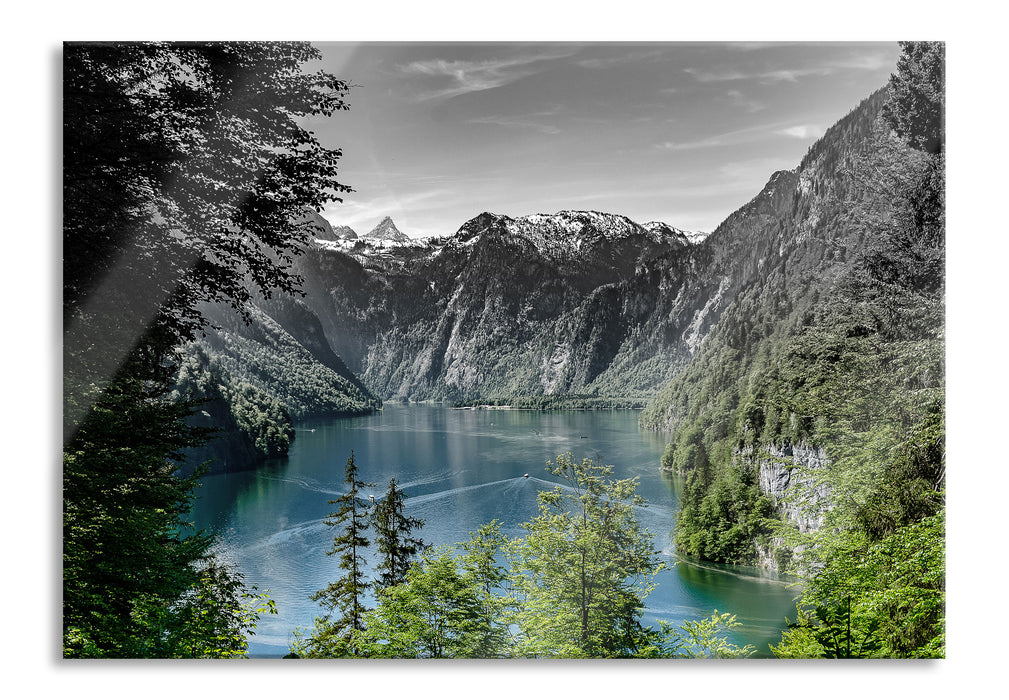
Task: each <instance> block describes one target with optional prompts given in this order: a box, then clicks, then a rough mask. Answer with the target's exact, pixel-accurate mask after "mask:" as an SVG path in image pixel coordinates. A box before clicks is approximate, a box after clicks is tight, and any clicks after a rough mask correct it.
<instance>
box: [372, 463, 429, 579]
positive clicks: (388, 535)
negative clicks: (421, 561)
mask: <svg viewBox="0 0 1009 700" xmlns="http://www.w3.org/2000/svg"><path fill="white" fill-rule="evenodd" d="M405 498H406V495H405V494H404V493H403V491H402V490H401V489H400V488H399V484H398V482H397V481H396V478H395V477H393V478H392V479H389V488H388V489H387V490H386V492H385V496H384V497H383V498H382V500H380V501H378V503H376V504H375V508H374V509H373V510H372V526H373V527H374V529H375V541H376V542H377V544H378V556H379V561H378V565H377V566H376V567H375V568H376V569H377V570H378V571H380V572H381V574H380V575H379V578H378V581H377V582H376V585H377V587H378V588H388V587H389V586H394V585H396V584H397V583H400V582H402V581H403V580H404V579H405V578H406V573H407V571H408V570H409V569H410V562H411V561H412V560H413V559H414V557H416V556H417V554H418V553H420V552H422V551H424V542H423V540H421V539H420V538H418V537H414V536H412V533H413V531H414V530H415V529H419V528H421V527H423V526H424V521H423V520H421V519H420V518H411V517H410V516H408V515H406V513H404V512H403V501H404V499H405Z"/></svg>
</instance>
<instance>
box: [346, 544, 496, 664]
mask: <svg viewBox="0 0 1009 700" xmlns="http://www.w3.org/2000/svg"><path fill="white" fill-rule="evenodd" d="M486 597H487V593H486V592H485V591H484V589H483V588H482V586H481V583H480V580H479V579H478V577H477V576H476V575H475V573H474V572H473V571H468V570H467V569H466V567H465V566H464V564H463V562H462V561H460V558H459V557H458V556H457V555H456V554H455V553H454V551H453V549H452V548H446V547H440V548H437V549H436V550H434V551H432V552H429V553H428V554H426V555H425V556H424V557H423V558H422V559H421V561H419V562H417V563H415V564H414V565H413V566H411V567H410V569H409V571H408V572H407V574H406V578H405V579H404V580H403V581H402V582H401V583H398V584H396V585H394V586H390V587H388V588H383V589H380V590H379V591H378V594H377V598H378V605H377V606H376V608H375V610H373V611H370V612H369V613H368V614H367V615H366V622H367V628H366V630H365V631H364V632H363V633H362V634H360V635H359V639H360V640H361V641H362V642H364V643H363V644H361V646H362V647H364V648H366V649H367V652H366V653H367V654H368V655H369V656H376V657H385V658H433V659H442V658H487V657H493V656H497V655H498V649H497V648H495V646H494V644H493V642H494V641H495V640H496V639H499V638H500V636H501V635H500V633H498V634H495V623H496V621H494V620H491V619H488V617H487V615H486V611H487V606H486V604H485V598H486ZM498 629H500V628H498Z"/></svg>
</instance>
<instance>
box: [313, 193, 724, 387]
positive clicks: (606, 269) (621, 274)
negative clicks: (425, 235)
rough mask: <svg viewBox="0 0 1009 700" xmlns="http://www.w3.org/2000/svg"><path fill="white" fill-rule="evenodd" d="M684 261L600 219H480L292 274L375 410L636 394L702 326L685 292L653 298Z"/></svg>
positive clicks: (655, 232)
mask: <svg viewBox="0 0 1009 700" xmlns="http://www.w3.org/2000/svg"><path fill="white" fill-rule="evenodd" d="M689 250H690V244H689V241H688V240H687V238H686V236H685V235H684V234H683V233H682V232H681V231H679V230H677V229H674V228H672V227H670V226H666V225H664V224H656V223H651V224H649V225H647V226H641V225H639V224H637V223H635V222H633V221H631V220H629V219H627V218H626V217H622V216H617V215H612V214H601V213H598V212H574V211H565V212H560V213H558V214H555V215H534V216H527V217H521V218H511V217H507V216H501V215H496V214H490V213H484V214H481V215H480V216H477V217H475V218H474V219H472V220H470V221H468V222H467V223H466V224H464V225H463V226H462V227H461V228H460V229H459V231H458V232H457V233H456V234H455V235H454V236H452V237H449V238H446V239H437V240H431V241H427V242H418V243H414V244H412V245H401V246H395V247H385V246H382V247H380V246H373V245H370V244H369V243H368V242H367V241H358V242H357V243H356V244H354V245H352V246H350V245H346V244H344V245H341V246H329V245H325V244H323V243H320V244H319V245H318V246H317V247H316V249H314V250H312V251H310V252H309V253H307V254H306V255H305V256H304V257H303V258H302V259H301V260H300V261H299V264H300V265H301V266H302V267H301V272H302V274H303V275H304V277H305V278H306V289H307V291H308V295H307V297H306V302H307V303H308V304H309V305H310V306H311V308H312V310H313V311H314V312H315V313H316V315H317V316H318V317H319V318H320V319H321V321H322V323H323V327H324V329H325V332H326V336H327V339H328V340H329V342H330V344H331V345H332V346H333V348H334V349H335V350H336V352H337V353H338V354H339V355H340V356H341V357H343V358H344V359H345V360H346V361H347V363H348V366H349V367H350V368H351V369H352V370H353V371H354V372H355V373H357V374H358V375H359V376H360V377H361V378H362V380H363V381H364V383H365V384H366V385H367V386H369V387H370V388H371V389H372V390H374V391H375V392H376V393H377V394H378V395H379V396H382V397H383V398H397V399H413V400H423V399H463V398H474V397H500V396H508V395H541V394H568V393H598V394H601V395H615V396H648V395H650V394H651V393H652V392H654V391H655V389H656V388H658V387H659V386H660V385H661V384H662V383H663V382H664V381H666V380H668V379H669V378H670V377H672V376H673V375H674V374H675V373H676V371H677V370H678V369H679V368H680V367H681V366H682V365H683V364H684V363H685V362H686V361H687V359H688V358H689V354H690V350H689V349H688V348H689V344H688V343H687V342H686V341H684V340H683V336H684V335H686V336H689V337H690V338H693V337H694V336H697V335H698V334H699V333H701V332H702V330H703V328H706V326H707V325H709V324H710V321H706V320H705V319H706V316H707V313H706V311H705V310H704V309H703V304H702V305H701V307H702V308H701V309H700V310H698V309H695V308H693V307H692V306H691V302H693V301H694V296H695V295H694V294H681V297H680V298H679V299H676V298H673V299H667V298H665V295H664V294H663V289H664V288H665V287H673V288H674V289H679V288H681V287H682V286H683V284H684V278H685V277H686V276H688V274H689V271H690V269H691V266H692V264H693V263H692V258H691V255H690V252H689ZM690 283H691V284H693V285H694V286H695V287H696V288H697V289H698V290H702V289H704V290H706V289H708V288H710V287H712V283H710V282H707V281H698V280H696V279H691V281H690ZM714 286H715V288H717V282H716V283H714ZM698 311H699V313H697V312H698ZM659 315H661V316H662V318H659V317H658V316H659Z"/></svg>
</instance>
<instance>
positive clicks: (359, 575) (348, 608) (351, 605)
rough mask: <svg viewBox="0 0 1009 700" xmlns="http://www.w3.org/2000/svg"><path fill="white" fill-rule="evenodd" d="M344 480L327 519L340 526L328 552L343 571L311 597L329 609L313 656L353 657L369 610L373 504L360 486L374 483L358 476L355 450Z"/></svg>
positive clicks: (316, 637) (314, 642) (313, 642)
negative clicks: (368, 567)
mask: <svg viewBox="0 0 1009 700" xmlns="http://www.w3.org/2000/svg"><path fill="white" fill-rule="evenodd" d="M344 483H345V484H346V485H347V492H346V493H344V494H343V495H342V496H340V497H339V498H337V499H336V500H334V501H329V503H330V504H331V505H336V506H338V508H337V509H336V511H334V512H333V513H331V514H330V515H329V517H328V518H326V520H325V523H326V524H327V525H329V526H330V527H339V528H341V529H340V530H339V532H337V534H336V535H335V536H334V537H333V544H332V546H331V547H330V549H329V550H328V551H327V552H326V554H327V555H334V554H335V555H338V556H339V558H340V569H341V570H342V571H343V572H344V574H343V576H341V577H340V578H338V579H337V580H336V581H334V582H332V583H330V584H329V585H328V586H326V587H325V588H323V589H321V590H319V591H316V592H315V593H313V594H312V596H311V599H312V600H315V601H320V604H321V605H322V606H323V607H325V608H327V609H328V610H329V611H330V612H329V613H328V614H327V615H326V617H325V618H323V623H324V624H322V625H321V627H320V626H318V625H317V627H316V633H315V635H314V636H313V639H312V640H311V642H310V647H311V649H310V653H309V655H311V656H344V655H351V656H353V655H354V652H355V644H354V635H355V633H358V632H361V631H363V630H364V613H365V610H366V609H367V608H366V607H365V601H364V596H365V593H366V592H367V590H368V588H370V587H371V584H370V583H368V581H367V580H366V579H365V571H364V567H365V565H366V564H367V560H366V559H365V556H364V554H365V550H366V549H367V548H368V546H369V545H370V544H371V543H370V541H369V540H368V538H367V536H366V535H367V531H368V521H369V520H370V511H371V507H370V504H369V503H368V502H367V501H365V500H363V499H362V498H361V495H360V493H361V489H363V488H366V487H369V486H374V484H371V483H368V482H365V481H361V479H360V478H359V474H358V466H357V463H356V462H355V461H354V453H353V452H351V453H350V458H349V459H348V460H347V464H346V465H345V467H344ZM334 613H338V614H339V617H337V618H335V619H333V615H334Z"/></svg>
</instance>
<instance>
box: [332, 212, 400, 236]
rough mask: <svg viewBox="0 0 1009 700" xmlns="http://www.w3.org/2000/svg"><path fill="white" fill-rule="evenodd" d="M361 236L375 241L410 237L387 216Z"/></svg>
mask: <svg viewBox="0 0 1009 700" xmlns="http://www.w3.org/2000/svg"><path fill="white" fill-rule="evenodd" d="M341 228H347V227H341ZM348 238H350V236H348ZM362 238H368V239H371V240H376V241H393V242H395V243H409V242H410V237H409V236H407V235H406V234H405V233H403V232H402V231H400V230H399V229H398V228H396V224H394V223H393V221H392V218H391V217H388V216H387V217H385V218H384V219H382V220H381V221H380V222H378V224H377V225H376V226H375V228H373V229H372V230H370V231H368V233H366V234H364V236H362Z"/></svg>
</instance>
